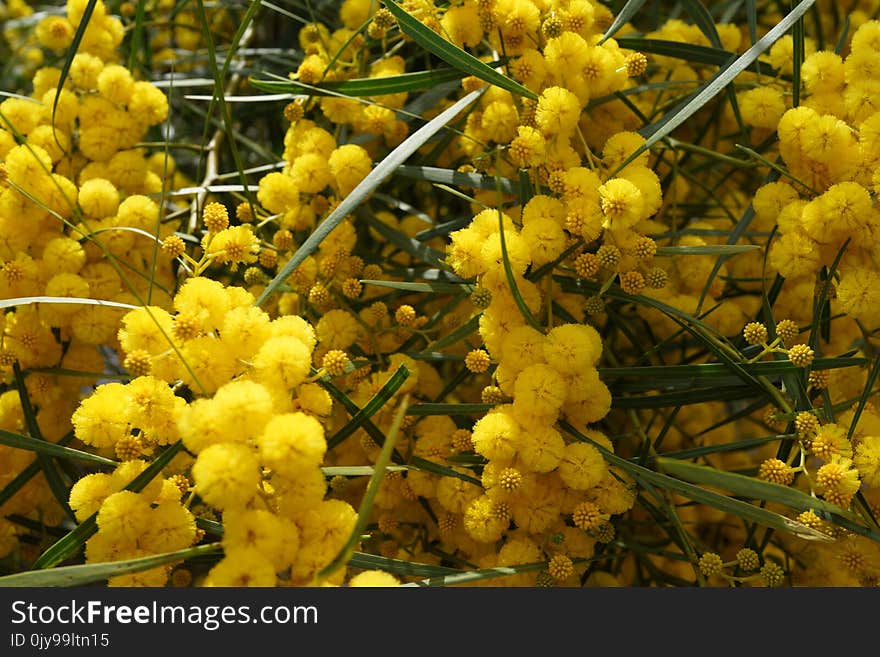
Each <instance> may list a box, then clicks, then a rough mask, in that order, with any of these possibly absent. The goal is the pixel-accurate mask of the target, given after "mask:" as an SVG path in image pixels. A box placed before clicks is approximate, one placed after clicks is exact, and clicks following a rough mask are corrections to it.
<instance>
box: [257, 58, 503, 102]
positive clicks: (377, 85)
mask: <svg viewBox="0 0 880 657" xmlns="http://www.w3.org/2000/svg"><path fill="white" fill-rule="evenodd" d="M493 64H495V66H500V65H501V62H493ZM491 65H492V64H488V66H491ZM462 77H464V75H463V74H462V72H461V71H459V70H458V69H454V68H437V69H434V70H433V71H415V72H413V73H401V74H400V75H389V76H387V77H384V78H355V79H353V80H342V81H338V82H337V81H333V82H322V83H320V84H306V83H305V82H300V81H299V80H254V79H251V80H250V83H251V85H253V86H254V87H256V88H257V89H260V90H261V91H269V92H272V93H297V92H305V93H307V94H308V95H310V96H348V97H357V98H362V97H374V96H384V95H386V94H399V93H408V92H411V91H422V90H423V89H432V88H434V87H436V86H437V85H439V84H443V83H446V82H452V81H453V80H460V79H461V78H462Z"/></svg>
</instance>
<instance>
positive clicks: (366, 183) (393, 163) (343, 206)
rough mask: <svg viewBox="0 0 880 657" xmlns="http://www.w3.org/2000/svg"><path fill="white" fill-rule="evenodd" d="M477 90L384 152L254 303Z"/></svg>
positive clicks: (265, 296)
mask: <svg viewBox="0 0 880 657" xmlns="http://www.w3.org/2000/svg"><path fill="white" fill-rule="evenodd" d="M480 93H481V92H480V91H472V92H471V93H469V94H468V95H466V96H465V97H464V98H462V99H461V100H459V101H458V102H457V103H455V104H454V105H453V106H452V107H449V108H448V109H446V110H444V111H443V112H441V113H440V114H439V115H437V116H436V117H434V118H433V119H431V120H430V121H429V122H428V123H426V124H425V125H424V126H422V127H421V128H419V129H418V130H416V132H414V133H413V134H412V135H410V136H409V137H408V138H407V139H406V140H404V142H403V143H401V144H400V145H399V146H398V147H397V148H395V149H394V150H393V151H391V153H389V154H388V156H387V157H386V158H385V159H384V160H382V162H380V163H379V164H378V165H377V166H376V168H374V169H373V170H372V171H371V172H370V174H369V175H368V176H367V177H366V178H364V179H363V180H362V181H361V182H360V183H358V185H357V187H355V188H354V189H353V190H352V191H351V193H350V194H349V195H348V196H346V197H345V198H344V199H342V202H340V203H339V205H338V206H336V208H335V209H334V210H333V212H331V213H330V214H329V216H328V217H327V218H326V219H324V221H322V222H321V224H320V225H319V226H318V227H317V228H316V229H315V230H314V232H312V234H311V235H309V237H308V238H307V239H306V241H305V242H303V243H302V245H301V246H300V247H299V248H298V249H297V250H296V253H294V254H293V256H292V257H291V258H290V260H288V261H287V262H286V263H285V265H284V267H282V269H281V271H279V272H278V274H277V275H276V276H275V278H273V279H272V280H271V281H270V282H269V284H268V285H267V286H266V289H265V290H263V293H262V294H261V295H260V297H259V298H258V299H257V300H256V303H255V305H257V306H261V305H262V304H263V303H265V302H266V299H268V298H269V297H270V296H272V295H273V294H274V293H275V292H276V291H277V290H278V288H279V287H280V286H281V285H283V284H284V282H285V281H286V280H287V279H288V278H289V277H290V275H291V274H292V273H293V272H294V270H295V269H296V268H297V267H299V266H300V264H302V262H303V260H305V259H306V258H307V257H308V256H310V255H311V254H312V253H313V252H314V251H315V249H317V248H318V245H320V244H321V242H322V241H324V238H325V237H327V235H329V234H330V232H331V231H332V230H333V229H334V228H336V226H338V225H339V224H340V222H341V221H342V220H343V219H344V218H345V217H346V216H347V215H349V214H351V212H353V211H354V209H355V208H356V207H357V206H358V204H360V202H361V201H363V200H364V199H365V198H366V197H367V196H368V195H369V194H370V192H372V191H373V190H374V189H376V188H377V187H378V186H379V185H380V184H381V183H382V182H383V181H384V180H385V179H386V178H387V177H388V176H390V175H391V174H392V173H394V171H395V170H396V169H397V168H398V167H399V166H400V165H401V164H403V162H404V161H405V160H406V159H407V158H408V157H409V156H410V155H412V154H413V153H415V152H416V151H417V150H418V149H419V148H420V147H421V146H422V145H423V144H424V143H425V142H427V141H428V139H430V138H431V137H432V136H433V135H434V134H436V133H437V132H438V131H439V130H440V129H442V128H443V126H445V125H446V124H447V123H449V122H450V121H451V120H452V119H454V118H455V116H456V115H457V114H458V113H459V112H461V111H462V110H463V109H464V108H465V107H467V106H468V105H470V104H471V103H473V102H474V101H475V100H476V99H477V98H478V97H479V96H480Z"/></svg>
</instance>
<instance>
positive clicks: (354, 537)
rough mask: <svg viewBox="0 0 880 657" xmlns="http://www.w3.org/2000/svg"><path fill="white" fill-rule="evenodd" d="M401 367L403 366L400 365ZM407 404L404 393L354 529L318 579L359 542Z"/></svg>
mask: <svg viewBox="0 0 880 657" xmlns="http://www.w3.org/2000/svg"><path fill="white" fill-rule="evenodd" d="M401 367H403V366H402V365H401ZM408 405H409V393H407V394H406V395H404V396H403V399H401V400H400V405H399V407H398V409H397V411H396V412H395V414H394V419H393V420H392V421H391V428H390V429H389V431H388V436H387V437H386V438H385V442H384V443H383V445H382V450H381V451H380V452H379V457H378V458H377V459H376V463H375V464H374V466H375V467H374V469H373V474H372V475H371V476H370V483H369V484H367V491H366V493H364V497H363V499H362V500H361V505H360V508H359V509H358V517H357V522H355V525H354V529H352V531H351V534H350V535H349V537H348V540H347V541H346V543H345V545H343V546H342V549H340V550H339V553H338V554H337V555H336V556H335V557H334V558H333V560H332V561H331V562H330V563H329V564H327V565H326V566H324V567H323V568H322V569H321V570H320V571H319V572H318V578H319V579H321V578H324V577H327V576H328V575H330V574H331V573H333V572H335V571H336V570H338V569H339V568H340V567H342V566H344V565H345V564H347V563H348V561H349V559H350V558H351V555H352V554H353V553H354V551H355V547H356V546H357V544H358V543H359V542H360V540H361V534H363V532H364V529H366V527H367V524H368V523H369V521H370V512H371V511H372V510H373V501H374V500H375V499H376V494H377V493H378V492H379V486H380V484H381V483H382V479H384V478H385V471H386V468H387V467H388V463H389V461H391V453H392V452H393V451H394V444H395V443H396V442H397V437H398V435H399V433H400V425H401V423H402V422H403V417H404V415H406V407H407V406H408Z"/></svg>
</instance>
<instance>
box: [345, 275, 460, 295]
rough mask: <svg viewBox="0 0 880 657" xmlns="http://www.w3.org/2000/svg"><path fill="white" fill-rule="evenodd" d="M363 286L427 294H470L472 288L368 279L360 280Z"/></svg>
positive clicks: (458, 284)
mask: <svg viewBox="0 0 880 657" xmlns="http://www.w3.org/2000/svg"><path fill="white" fill-rule="evenodd" d="M361 283H363V284H364V285H375V286H376V287H387V288H391V289H392V290H401V291H402V292H428V293H429V294H470V293H471V292H472V291H473V288H474V286H473V285H470V284H469V283H443V282H440V281H438V282H436V283H433V282H432V283H411V282H409V281H378V280H372V279H369V278H364V279H361Z"/></svg>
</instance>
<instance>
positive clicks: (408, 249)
mask: <svg viewBox="0 0 880 657" xmlns="http://www.w3.org/2000/svg"><path fill="white" fill-rule="evenodd" d="M362 218H363V219H364V220H365V221H366V223H367V224H369V226H370V228H372V229H373V230H375V231H376V232H377V233H379V234H380V235H381V236H382V237H384V238H385V239H386V240H388V241H389V242H390V243H391V244H393V245H394V246H396V247H397V248H398V249H400V250H401V251H403V252H404V253H408V254H409V255H411V256H412V257H413V258H416V259H417V260H420V261H422V262H424V263H427V264H429V265H431V266H432V267H440V266H442V264H443V262H442V259H443V254H442V253H440V252H439V251H437V250H435V249H432V248H431V247H430V246H428V245H427V244H425V243H424V242H420V241H418V240H414V239H413V238H411V237H409V236H407V235H405V234H404V233H402V232H400V231H399V230H396V229H394V228H392V227H391V226H389V225H388V224H386V223H385V222H383V221H380V220H379V219H377V218H376V216H375V215H374V214H373V213H371V212H364V213H363V217H362Z"/></svg>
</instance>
